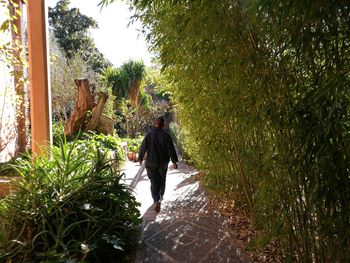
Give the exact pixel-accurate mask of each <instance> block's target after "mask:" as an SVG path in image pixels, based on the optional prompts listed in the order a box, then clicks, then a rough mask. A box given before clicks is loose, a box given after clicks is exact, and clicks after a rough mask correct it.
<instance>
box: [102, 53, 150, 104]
mask: <svg viewBox="0 0 350 263" xmlns="http://www.w3.org/2000/svg"><path fill="white" fill-rule="evenodd" d="M145 72H146V70H145V65H144V63H143V62H142V61H133V60H130V61H128V62H126V63H124V64H123V65H122V66H121V67H120V68H111V67H108V68H106V69H105V70H104V71H103V72H102V74H101V79H102V80H103V81H104V82H105V84H106V85H107V86H110V87H112V90H113V95H115V96H116V97H117V99H118V100H121V99H126V98H129V99H131V100H132V99H135V98H133V96H136V97H138V95H139V92H140V83H141V81H142V80H143V79H144V77H145Z"/></svg>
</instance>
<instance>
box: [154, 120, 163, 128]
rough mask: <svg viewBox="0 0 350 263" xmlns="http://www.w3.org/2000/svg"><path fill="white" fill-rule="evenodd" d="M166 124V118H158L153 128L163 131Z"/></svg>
mask: <svg viewBox="0 0 350 263" xmlns="http://www.w3.org/2000/svg"><path fill="white" fill-rule="evenodd" d="M164 123H165V120H164V118H163V117H158V118H157V119H155V120H154V122H153V127H154V128H158V129H162V128H164Z"/></svg>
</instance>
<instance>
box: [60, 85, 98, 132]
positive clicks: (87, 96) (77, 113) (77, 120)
mask: <svg viewBox="0 0 350 263" xmlns="http://www.w3.org/2000/svg"><path fill="white" fill-rule="evenodd" d="M75 84H76V85H77V87H78V99H77V102H76V104H75V107H74V109H73V111H72V114H71V116H70V118H69V119H68V121H67V122H66V123H65V125H64V134H65V136H67V137H68V136H72V135H73V134H75V133H76V132H78V131H79V130H84V129H85V123H86V119H87V111H89V110H91V109H92V108H93V107H94V106H95V104H94V97H93V96H92V94H91V92H90V88H89V82H88V81H87V79H79V80H75Z"/></svg>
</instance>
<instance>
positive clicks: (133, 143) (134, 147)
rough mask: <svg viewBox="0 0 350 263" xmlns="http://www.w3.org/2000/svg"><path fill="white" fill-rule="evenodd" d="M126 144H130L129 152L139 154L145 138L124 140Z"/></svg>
mask: <svg viewBox="0 0 350 263" xmlns="http://www.w3.org/2000/svg"><path fill="white" fill-rule="evenodd" d="M124 140H125V141H126V143H127V144H128V151H129V152H138V151H139V149H140V146H141V143H142V140H143V136H139V137H137V138H135V139H132V138H124Z"/></svg>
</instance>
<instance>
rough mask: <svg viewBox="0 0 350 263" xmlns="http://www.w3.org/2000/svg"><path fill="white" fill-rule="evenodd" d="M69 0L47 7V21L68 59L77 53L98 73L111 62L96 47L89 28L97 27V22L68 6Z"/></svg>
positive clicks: (62, 0)
mask: <svg viewBox="0 0 350 263" xmlns="http://www.w3.org/2000/svg"><path fill="white" fill-rule="evenodd" d="M69 4H70V0H60V1H58V2H57V4H56V6H55V7H53V8H51V7H49V23H50V26H51V27H52V30H53V34H54V37H55V38H56V39H57V43H58V45H59V46H60V47H61V48H62V49H63V50H64V52H65V54H66V56H67V58H68V59H70V58H72V57H74V56H76V55H77V54H79V55H81V57H82V58H83V59H84V60H85V61H86V62H88V63H89V64H90V65H91V67H92V69H93V70H94V71H96V72H98V73H100V72H101V71H102V70H103V69H105V68H106V67H107V66H111V63H110V62H109V61H108V60H107V59H106V58H105V57H104V56H103V54H102V53H101V52H100V51H99V50H98V49H97V47H96V45H95V43H94V40H93V39H92V38H91V36H90V35H89V30H90V29H92V28H97V27H98V25H97V22H96V21H95V20H94V19H93V18H91V17H89V16H86V15H84V14H81V13H80V11H79V9H78V8H69Z"/></svg>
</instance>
